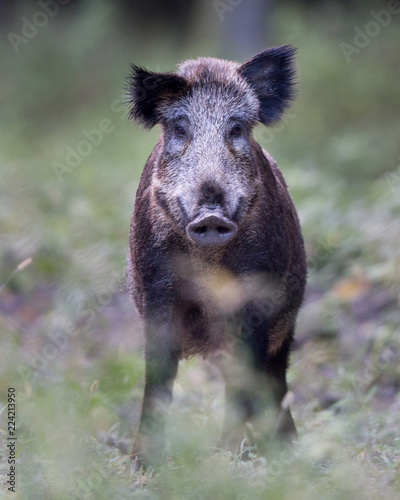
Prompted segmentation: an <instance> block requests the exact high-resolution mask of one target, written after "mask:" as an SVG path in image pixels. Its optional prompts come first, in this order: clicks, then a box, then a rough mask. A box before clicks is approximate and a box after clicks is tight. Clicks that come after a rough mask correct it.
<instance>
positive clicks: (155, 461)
mask: <svg viewBox="0 0 400 500" xmlns="http://www.w3.org/2000/svg"><path fill="white" fill-rule="evenodd" d="M172 332H173V330H172V327H171V324H170V323H169V322H168V323H167V324H165V325H163V326H161V327H159V328H152V326H151V325H149V324H146V325H145V334H146V343H145V361H146V375H145V389H144V396H143V404H142V414H141V418H140V425H139V432H138V434H137V437H136V440H135V442H134V445H133V451H132V457H133V458H134V459H135V460H137V461H138V462H139V463H141V462H142V461H144V464H150V465H154V466H157V465H159V464H160V463H161V461H162V453H163V451H164V440H165V437H164V428H165V420H166V416H167V411H168V407H169V405H170V403H171V401H172V388H173V383H174V379H175V377H176V374H177V370H178V360H179V354H178V352H176V350H175V349H174V348H173V345H172Z"/></svg>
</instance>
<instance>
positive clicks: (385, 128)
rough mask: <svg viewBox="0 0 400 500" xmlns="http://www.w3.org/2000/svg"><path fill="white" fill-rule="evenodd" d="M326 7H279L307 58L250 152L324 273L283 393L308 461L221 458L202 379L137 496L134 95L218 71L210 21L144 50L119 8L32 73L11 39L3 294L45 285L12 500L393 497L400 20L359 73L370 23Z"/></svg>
mask: <svg viewBox="0 0 400 500" xmlns="http://www.w3.org/2000/svg"><path fill="white" fill-rule="evenodd" d="M326 4H327V5H326V6H325V7H321V8H320V9H319V10H317V9H315V10H311V9H310V10H309V11H305V10H302V9H300V8H298V7H296V4H295V3H289V4H288V5H287V6H285V7H280V6H278V5H277V6H276V8H275V11H274V13H273V26H274V32H275V33H276V34H279V35H278V36H276V37H275V39H274V41H273V43H274V44H275V45H278V44H280V43H293V44H294V45H296V46H298V48H299V53H298V68H299V97H298V100H297V102H296V103H295V105H294V106H293V108H292V109H291V110H290V112H289V114H288V115H287V116H286V118H285V121H284V123H283V125H278V126H277V127H275V128H274V129H271V130H266V129H263V128H261V127H260V128H258V129H257V130H256V131H255V134H256V137H257V138H258V139H259V141H260V143H261V144H262V145H263V146H264V147H265V148H266V149H268V150H269V151H270V152H271V154H272V155H273V156H274V157H275V158H276V160H277V161H278V164H279V165H280V167H281V168H282V170H283V172H284V174H285V177H286V180H287V182H288V184H289V186H290V190H291V193H292V196H293V198H294V200H295V203H296V206H297V207H298V210H299V214H300V218H301V221H302V226H303V232H304V237H305V241H306V247H307V252H308V256H309V264H310V276H309V287H308V290H309V291H308V299H307V301H306V303H305V305H304V308H303V310H302V313H301V317H300V318H299V324H298V333H297V348H296V349H295V351H294V352H293V355H292V366H291V369H290V373H289V381H290V387H291V390H292V391H293V392H294V394H295V401H294V404H293V416H294V418H295V421H296V423H297V426H298V431H299V445H298V447H297V448H295V449H294V450H292V451H289V450H287V451H286V452H285V453H284V454H283V455H279V454H278V455H277V456H276V458H275V459H270V460H269V461H265V460H264V459H259V458H257V457H253V458H252V459H251V460H250V461H242V460H240V454H238V456H232V455H231V454H229V453H227V452H225V451H221V450H215V446H216V444H217V442H218V439H219V433H220V431H221V425H222V418H223V386H222V384H221V380H220V378H219V376H218V374H217V373H216V372H215V370H214V369H213V368H212V367H209V366H208V365H205V364H204V363H202V362H201V361H200V360H190V361H188V362H186V363H182V366H181V367H180V374H179V378H178V380H177V383H176V391H175V400H174V403H173V408H172V410H171V412H170V419H169V422H168V426H169V438H170V439H169V443H168V452H167V460H166V464H165V465H164V466H163V467H162V468H161V469H160V470H159V471H158V472H155V471H147V472H146V473H144V474H143V475H140V474H136V475H135V476H132V475H131V474H130V462H129V459H128V458H127V456H126V455H125V454H124V453H122V452H121V451H120V449H129V445H130V443H131V442H132V439H133V433H134V430H135V426H136V424H137V422H138V415H139V409H140V398H141V394H142V387H143V372H144V366H143V360H142V348H141V346H142V339H141V330H140V324H139V322H138V320H137V317H136V315H135V313H134V311H133V306H132V304H131V303H130V301H129V299H128V297H127V294H126V293H124V292H123V291H122V289H123V277H124V267H125V258H126V254H127V252H128V231H129V219H130V214H131V212H132V209H133V204H134V197H135V191H136V188H137V184H138V179H139V176H140V172H141V170H142V168H143V165H144V162H145V160H146V157H147V155H148V154H149V153H150V151H151V149H152V147H153V145H154V143H155V141H156V138H157V134H158V131H157V130H154V131H151V132H147V131H144V130H141V129H139V128H138V127H136V126H135V125H133V124H131V123H129V122H128V121H127V120H126V114H125V111H124V108H123V106H122V105H121V97H122V96H123V92H124V91H123V84H124V78H125V76H126V74H127V72H128V69H129V63H130V62H133V61H135V62H137V63H140V64H143V65H146V66H148V67H149V68H152V69H155V70H158V69H159V70H164V69H165V70H167V69H170V68H172V67H173V65H174V64H176V63H177V62H179V61H180V60H182V59H185V58H188V57H197V56H200V55H210V56H218V55H219V54H218V51H217V48H216V47H217V45H216V41H215V40H216V37H213V36H210V37H209V36H207V27H206V26H205V25H204V26H203V24H201V22H200V19H213V16H214V17H215V16H216V14H215V12H214V10H213V7H212V3H210V4H209V5H208V6H207V7H206V6H205V5H204V6H203V9H205V11H206V10H207V9H210V10H209V11H207V12H204V13H203V14H204V15H202V16H201V17H200V18H199V21H198V27H197V29H196V36H193V39H192V40H190V41H189V42H188V43H187V44H185V45H184V46H182V47H181V48H179V49H177V44H176V43H174V41H173V40H169V39H165V37H163V34H162V32H158V34H157V36H155V37H154V38H151V37H150V36H149V35H148V34H147V37H146V34H145V33H141V32H140V29H139V27H137V26H136V27H135V29H134V30H133V31H132V32H129V29H128V28H127V27H126V25H121V22H120V18H118V16H117V13H116V12H115V11H114V8H112V7H111V6H112V5H113V4H112V2H104V1H103V2H96V4H95V3H94V2H84V5H83V6H81V7H80V10H79V13H78V14H77V15H73V14H71V15H69V11H68V12H67V13H66V14H65V15H64V14H62V13H60V14H58V15H57V16H56V17H54V19H51V20H49V22H48V24H47V25H46V26H44V27H43V28H41V29H39V30H38V33H37V35H36V36H35V37H33V38H32V39H31V40H29V42H28V43H27V44H23V45H21V46H19V52H18V53H15V52H14V50H13V49H12V46H11V44H10V42H9V40H8V39H7V36H6V33H7V32H8V31H9V30H8V29H7V27H4V26H3V34H2V36H1V37H0V54H1V61H2V77H1V83H0V99H1V103H2V105H1V117H0V136H1V145H2V147H1V152H0V277H1V278H0V281H1V282H0V286H1V285H2V284H3V283H4V282H5V281H6V279H7V277H8V276H9V275H10V274H11V272H12V271H13V270H14V269H15V268H16V266H17V265H18V264H19V263H20V262H22V261H23V260H24V259H26V258H27V257H32V258H33V263H32V264H31V265H30V266H29V267H28V268H27V269H25V270H23V271H19V272H17V273H16V274H15V276H14V277H13V279H12V280H11V281H10V283H9V284H8V285H7V286H6V287H5V288H4V289H3V290H2V291H1V292H0V342H1V347H0V412H1V414H0V473H1V481H2V487H3V490H0V498H2V495H4V497H6V493H7V484H6V483H5V481H6V479H7V477H6V476H5V474H6V473H7V471H8V467H9V466H8V464H7V457H8V448H7V440H6V437H7V409H6V408H5V405H6V403H7V389H8V388H9V387H15V389H16V392H17V413H18V429H17V434H18V445H17V456H18V478H17V488H16V489H17V493H16V494H15V495H14V498H23V499H29V500H30V499H57V500H58V499H60V500H62V499H64V498H65V499H88V498H93V499H111V498H118V499H123V498H143V499H158V498H160V499H161V498H162V499H164V498H167V499H225V498H226V499H231V498H232V499H237V500H239V499H240V500H246V499H253V498H268V499H292V498H293V497H294V496H295V497H296V498H300V499H301V498H304V499H307V500H310V499H314V498H315V499H320V498H323V499H325V498H334V499H346V500H347V499H363V500H364V499H369V498H370V499H375V498H388V499H389V498H390V499H392V498H397V497H398V496H399V494H400V470H399V467H400V436H399V432H398V431H399V426H400V411H399V409H400V397H399V387H400V364H399V352H400V346H399V338H400V337H399V324H400V312H399V308H398V305H399V287H400V267H399V265H400V256H399V243H400V242H399V235H400V231H399V229H400V227H399V222H398V221H399V214H400V196H399V195H400V156H399V155H400V150H399V141H398V138H399V136H400V124H399V120H398V109H399V107H400V92H399V89H398V87H399V86H398V82H399V81H400V64H399V58H398V54H399V44H398V32H399V20H400V14H399V15H397V17H396V16H395V15H393V19H392V20H391V22H390V23H389V24H388V25H387V26H386V27H383V28H382V29H381V31H380V33H379V35H377V36H376V37H374V38H371V40H370V43H369V44H368V45H367V46H366V47H365V48H363V49H360V52H359V53H357V54H354V55H353V56H352V57H351V61H350V62H348V61H347V60H346V58H345V57H344V55H343V52H342V50H341V48H340V46H339V44H340V43H342V42H346V43H353V38H354V35H355V32H354V26H359V27H360V28H361V29H363V28H364V26H365V25H366V23H368V22H369V21H371V19H372V18H371V15H370V10H371V9H372V8H374V6H371V7H368V5H366V4H365V5H360V6H359V7H358V8H357V10H355V11H351V10H349V11H348V10H346V9H345V8H344V7H339V6H338V5H337V4H335V3H330V4H328V3H326ZM329 5H330V6H329ZM382 8H383V7H382ZM35 9H37V6H35V5H32V6H31V7H30V8H28V7H27V6H25V8H24V9H23V10H21V13H20V17H22V16H27V17H28V18H29V19H30V18H31V17H32V15H33V14H34V13H35ZM17 21H18V22H17V23H16V26H15V28H13V29H14V30H15V31H18V29H20V22H19V18H18V19H17ZM218 22H219V21H218V17H216V19H214V23H215V26H214V28H215V31H217V30H218V29H219V26H218V25H217V23H218ZM5 28H6V29H5ZM94 129H96V130H97V129H100V130H101V135H102V137H101V138H100V135H99V134H98V133H96V132H93V131H94ZM96 134H97V135H96ZM82 141H91V142H89V146H87V145H86V146H85V145H82ZM97 142H98V144H97V145H93V143H97ZM85 147H86V149H85ZM71 151H73V153H72V152H71ZM79 151H80V153H79ZM68 155H69V156H68ZM60 165H61V166H60ZM62 165H63V166H64V167H63V166H62ZM72 165H74V166H72ZM113 444H114V445H115V446H113ZM118 447H119V448H118ZM133 490H134V492H133ZM7 498H8V496H7Z"/></svg>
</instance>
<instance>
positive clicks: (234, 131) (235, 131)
mask: <svg viewBox="0 0 400 500" xmlns="http://www.w3.org/2000/svg"><path fill="white" fill-rule="evenodd" d="M242 132H243V129H242V127H241V126H240V125H234V126H233V127H232V128H231V131H230V133H229V135H230V137H240V136H241V135H242Z"/></svg>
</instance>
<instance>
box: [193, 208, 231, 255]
mask: <svg viewBox="0 0 400 500" xmlns="http://www.w3.org/2000/svg"><path fill="white" fill-rule="evenodd" d="M236 233H237V226H236V224H235V223H234V222H231V221H230V220H228V219H226V218H225V217H222V216H221V215H220V214H218V213H213V212H212V211H210V212H206V213H203V214H202V215H201V216H200V217H198V218H196V219H195V220H194V221H193V222H191V223H190V224H188V225H187V227H186V234H187V235H188V237H189V238H190V239H191V240H192V241H193V242H194V243H196V244H198V245H216V246H223V245H226V244H227V243H228V242H229V241H231V240H232V239H233V238H234V237H235V235H236Z"/></svg>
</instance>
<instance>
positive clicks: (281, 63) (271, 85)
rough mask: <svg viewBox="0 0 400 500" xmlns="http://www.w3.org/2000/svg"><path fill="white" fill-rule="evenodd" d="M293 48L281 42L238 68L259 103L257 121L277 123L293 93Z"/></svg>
mask: <svg viewBox="0 0 400 500" xmlns="http://www.w3.org/2000/svg"><path fill="white" fill-rule="evenodd" d="M295 52H296V48H295V47H292V46H291V45H282V46H281V47H274V48H271V49H267V50H264V51H263V52H260V53H259V54H257V55H256V56H255V57H253V58H252V59H250V60H248V61H246V62H245V63H243V64H242V65H241V66H240V67H239V68H238V73H239V74H240V75H241V76H242V77H243V78H245V79H246V80H247V82H248V83H249V84H250V85H251V87H252V88H253V89H254V91H255V92H256V94H257V97H258V100H259V102H260V112H259V121H260V122H261V123H263V124H264V125H272V124H273V123H275V122H277V121H278V120H279V119H280V118H281V117H282V114H283V112H284V111H285V110H286V109H287V108H288V107H289V105H290V102H291V101H292V100H293V99H294V96H295V88H294V87H295V74H296V70H295V67H294V55H295Z"/></svg>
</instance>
